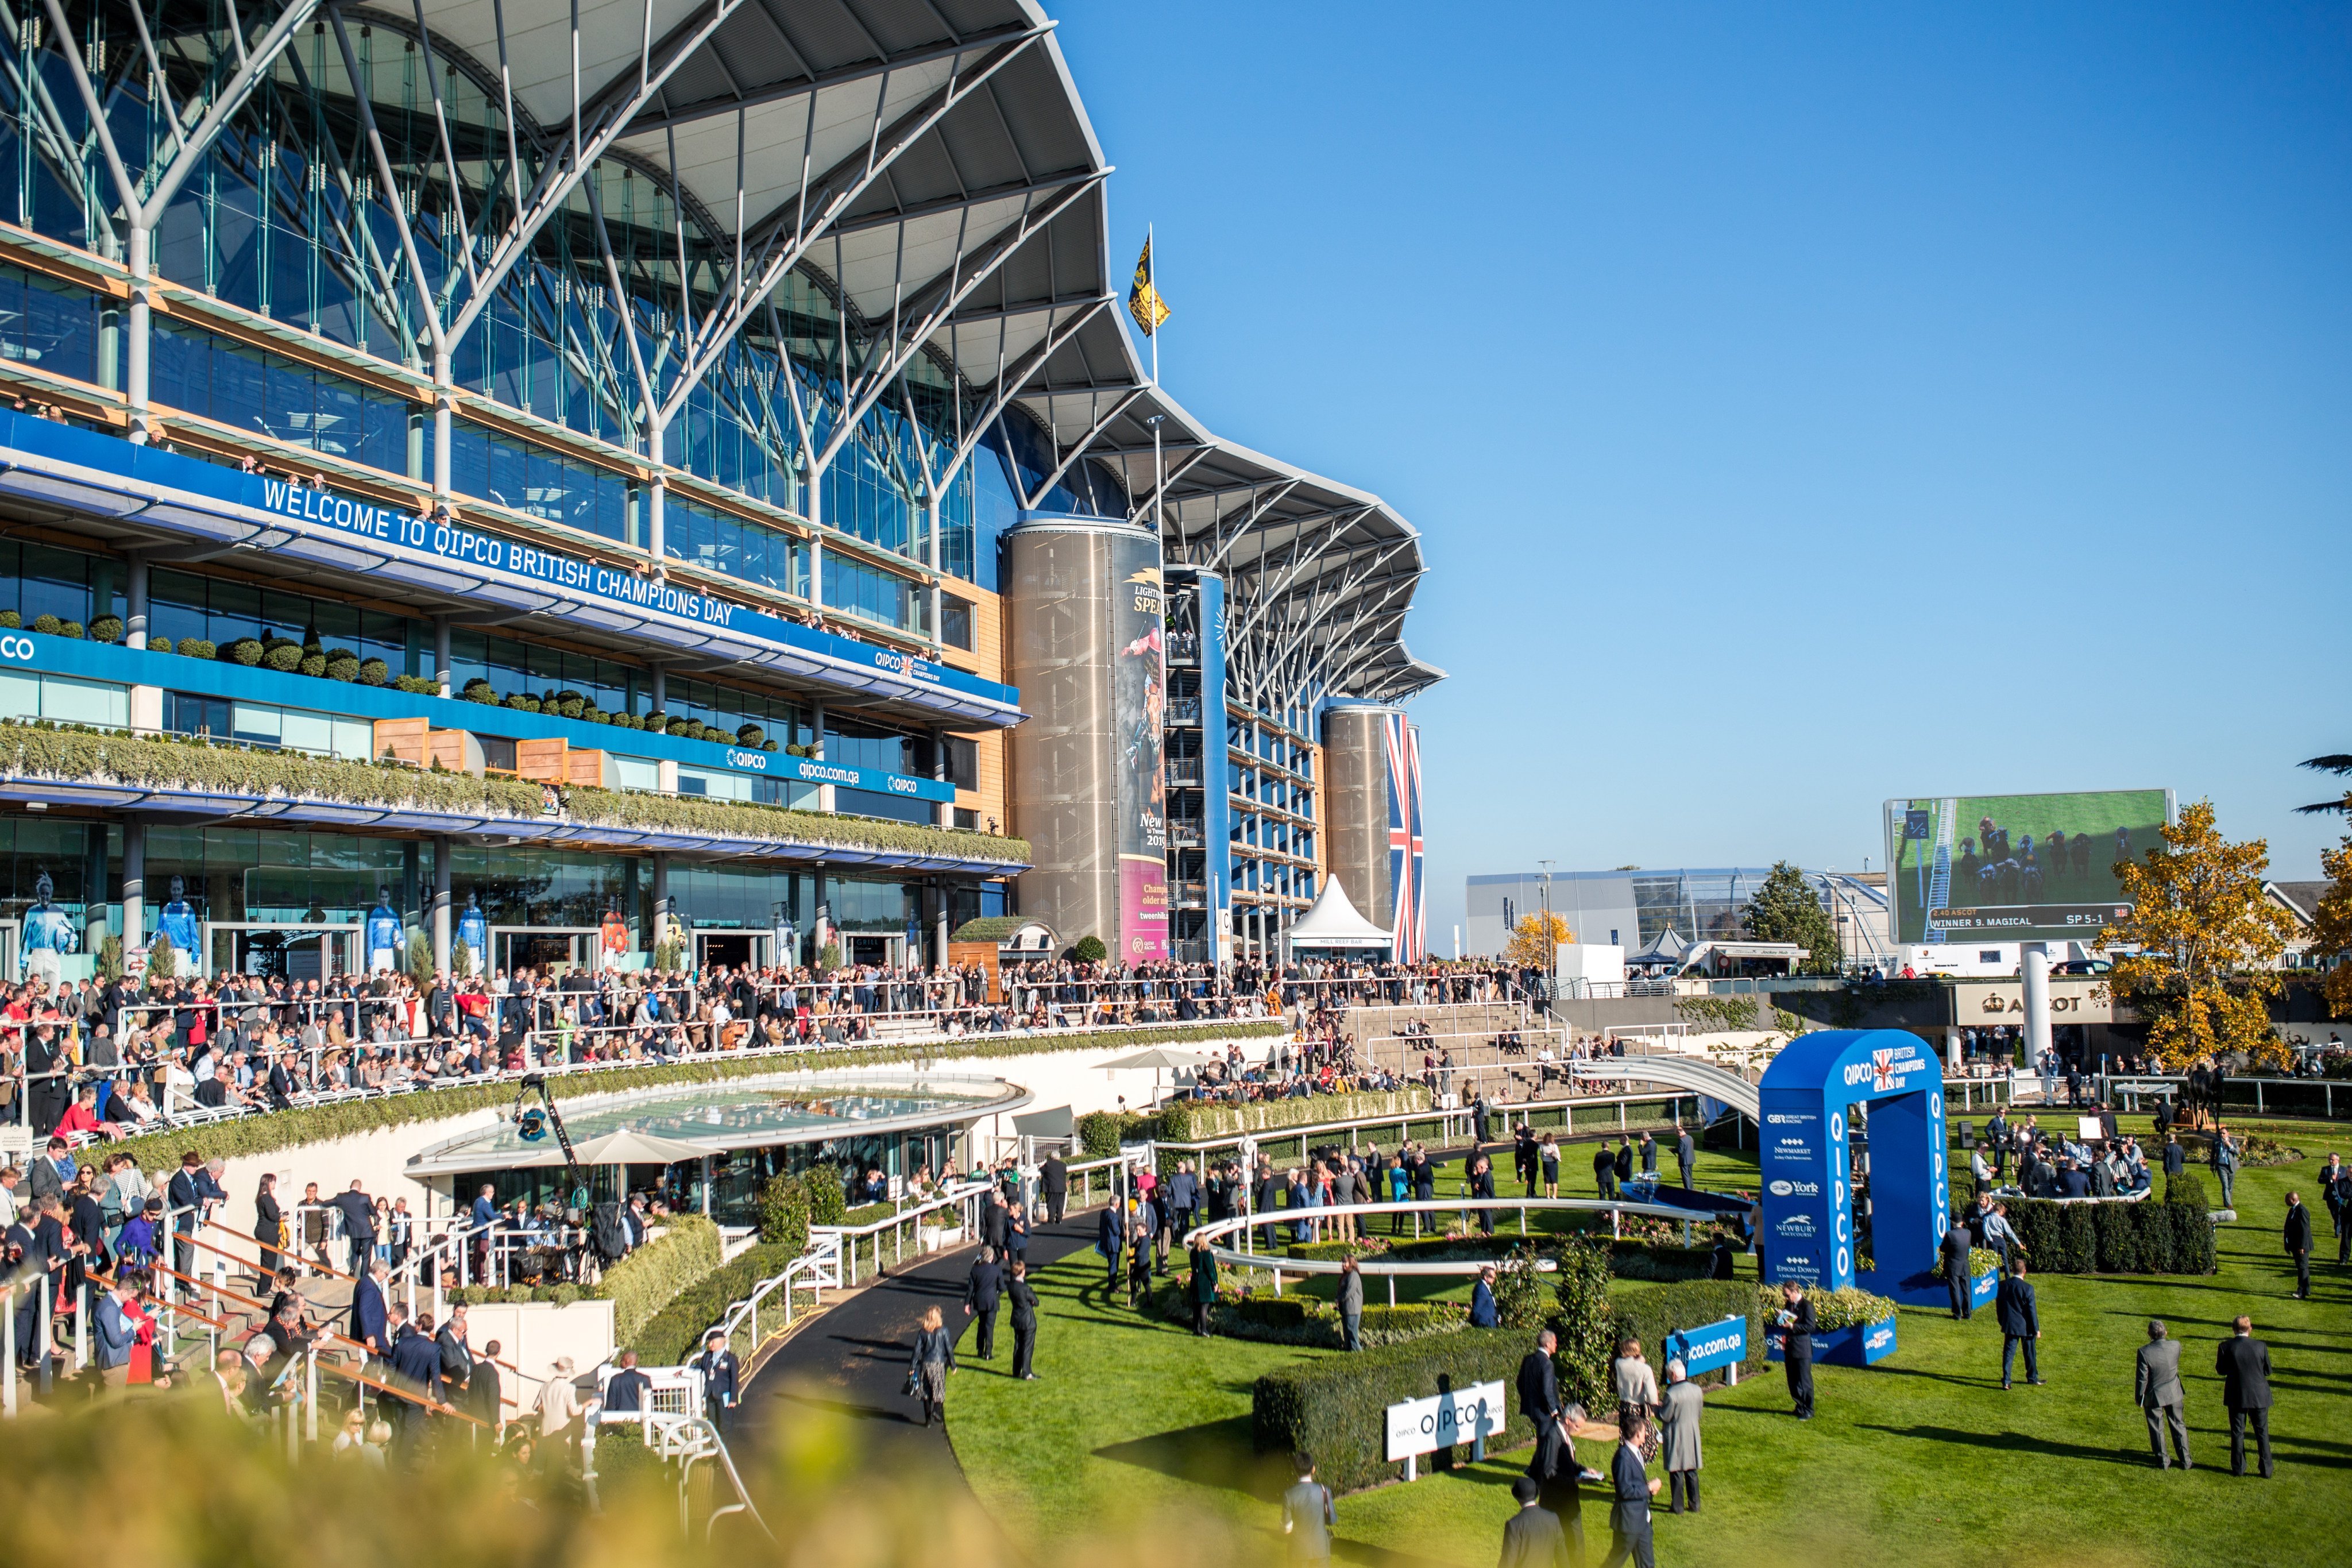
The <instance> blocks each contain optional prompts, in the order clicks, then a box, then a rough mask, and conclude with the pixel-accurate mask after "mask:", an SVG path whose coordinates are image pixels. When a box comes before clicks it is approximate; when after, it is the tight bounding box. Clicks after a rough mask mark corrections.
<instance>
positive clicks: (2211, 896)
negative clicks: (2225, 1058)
mask: <svg viewBox="0 0 2352 1568" xmlns="http://www.w3.org/2000/svg"><path fill="white" fill-rule="evenodd" d="M2269 866H2270V846H2269V844H2268V843H2267V842H2266V841H2264V840H2263V839H2260V838H2256V839H2252V840H2249V841H2248V842H2246V843H2243V844H2232V843H2231V842H2230V841H2229V840H2227V839H2225V838H2223V837H2221V832H2220V830H2219V829H2218V828H2217V827H2216V826H2214V814H2213V803H2212V802H2210V801H2204V800H2200V801H2199V802H2197V803H2196V804H2195V805H2189V806H2186V807H2184V808H2183V809H2182V810H2181V813H2180V820H2179V821H2178V822H2176V823H2173V824H2171V825H2170V826H2167V827H2166V828H2165V829H2164V843H2163V845H2162V846H2161V847H2157V848H2153V849H2150V850H2149V851H2148V852H2147V858H2146V859H2145V860H2144V861H2132V860H2119V861H2117V862H2116V879H2117V881H2118V882H2119V883H2120V884H2121V891H2122V896H2123V897H2124V898H2125V899H2126V900H2130V903H2131V912H2130V913H2129V914H2127V915H2126V916H2124V917H2123V918H2122V919H2121V920H2119V921H2116V923H2115V924H2113V925H2110V926H2108V927H2107V928H2106V929H2105V930H2104V931H2100V932H2099V945H2100V946H2102V947H2123V946H2129V947H2134V948H2137V950H2138V951H2137V952H2134V953H2132V954H2131V955H2130V956H2128V957H2126V958H2119V959H2117V960H2116V967H2115V973H2114V974H2113V975H2112V976H2111V978H2110V984H2112V985H2113V986H2114V988H2115V992H2116V999H2117V1000H2119V1001H2123V1002H2127V1003H2129V1004H2130V1005H2132V1006H2133V1007H2135V1008H2137V1009H2138V1011H2139V1015H2140V1016H2141V1017H2142V1018H2144V1019H2146V1020H2147V1043H2148V1048H2149V1049H2151V1050H2152V1051H2154V1052H2155V1053H2156V1055H2157V1057H2158V1059H2160V1060H2161V1061H2162V1062H2163V1063H2164V1064H2165V1066H2167V1067H2168V1068H2176V1069H2178V1068H2187V1067H2188V1066H2189V1064H2191V1063H2193V1062H2195V1061H2197V1060H2198V1059H2199V1058H2203V1057H2210V1056H2219V1055H2225V1054H2229V1053H2231V1052H2238V1051H2242V1052H2244V1053H2245V1054H2246V1055H2247V1056H2248V1057H2249V1058H2252V1060H2253V1061H2254V1062H2255V1063H2256V1064H2258V1065H2263V1066H2272V1067H2277V1066H2284V1065H2285V1062H2286V1047H2284V1045H2282V1044H2281V1043H2280V1041H2279V1037H2278V1035H2277V1033H2276V1032H2275V1031H2273V1029H2272V1027H2271V1016H2270V1008H2269V1007H2268V1006H2267V1005H2265V999H2266V998H2268V997H2271V996H2273V995H2276V994H2278V992H2279V990H2280V989H2281V986H2282V984H2283V983H2282V981H2281V980H2280V977H2279V974H2278V972H2277V970H2276V968H2275V967H2274V965H2276V963H2278V959H2279V955H2280V954H2281V953H2283V952H2285V951H2286V944H2287V940H2288V938H2290V937H2291V936H2293V935H2294V917H2292V916H2291V915H2289V914H2288V913H2287V912H2286V911H2285V910H2283V909H2280V908H2279V907H2278V906H2277V905H2276V904H2273V902H2271V901H2270V900H2268V899H2266V898H2264V897H2263V871H2264V870H2265V869H2267V868H2269Z"/></svg>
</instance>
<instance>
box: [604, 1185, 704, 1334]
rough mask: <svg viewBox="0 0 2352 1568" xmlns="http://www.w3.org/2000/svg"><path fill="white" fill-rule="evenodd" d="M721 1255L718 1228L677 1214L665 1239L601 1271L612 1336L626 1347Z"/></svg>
mask: <svg viewBox="0 0 2352 1568" xmlns="http://www.w3.org/2000/svg"><path fill="white" fill-rule="evenodd" d="M720 1251H721V1243H720V1241H719V1227H718V1226H715V1225H713V1224H712V1223H711V1222H710V1221H709V1218H707V1217H706V1216H704V1215H698V1214H696V1215H677V1216H675V1217H673V1218H672V1219H671V1220H670V1221H669V1231H668V1234H667V1235H665V1236H663V1237H660V1238H659V1239H658V1240H656V1241H649V1242H647V1243H646V1245H645V1246H643V1247H639V1248H637V1249H636V1250H635V1252H632V1253H631V1254H629V1255H628V1256H627V1257H626V1258H623V1259H621V1261H620V1262H618V1263H615V1264H614V1265H613V1267H612V1268H607V1269H606V1270H604V1283H603V1285H602V1287H601V1289H602V1292H603V1294H604V1297H605V1299H606V1300H610V1301H611V1302H612V1303H613V1333H614V1337H615V1338H616V1339H617V1340H619V1342H621V1343H623V1344H626V1343H628V1342H629V1341H630V1339H631V1337H632V1336H633V1335H635V1333H636V1331H638V1330H639V1329H641V1328H643V1327H645V1326H646V1323H647V1322H649V1321H652V1320H653V1318H654V1316H655V1314H656V1313H657V1312H659V1311H660V1310H662V1309H663V1308H664V1307H667V1305H668V1304H669V1303H670V1302H672V1301H674V1300H677V1297H678V1295H679V1293H680V1292H682V1291H684V1290H685V1289H688V1287H689V1286H691V1285H693V1284H694V1283H695V1282H696V1281H698V1280H699V1279H704V1278H706V1277H708V1276H709V1274H710V1273H711V1272H712V1271H713V1270H715V1269H716V1268H718V1267H719V1262H720V1257H719V1254H720ZM639 1353H640V1354H642V1353H643V1352H639ZM663 1364H666V1363H663Z"/></svg>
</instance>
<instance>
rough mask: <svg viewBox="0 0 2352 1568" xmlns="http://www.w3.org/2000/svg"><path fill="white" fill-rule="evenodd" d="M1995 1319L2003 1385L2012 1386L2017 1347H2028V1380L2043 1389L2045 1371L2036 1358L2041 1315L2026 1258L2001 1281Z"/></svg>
mask: <svg viewBox="0 0 2352 1568" xmlns="http://www.w3.org/2000/svg"><path fill="white" fill-rule="evenodd" d="M1993 1313H1994V1316H1996V1317H1998V1318H1999V1319H2000V1385H2001V1387H2003V1388H2004V1389H2005V1388H2007V1387H2008V1386H2009V1381H2010V1373H2011V1371H2012V1370H2013V1369H2014V1367H2015V1366H2016V1363H2017V1347H2018V1346H2020V1345H2023V1346H2024V1347H2025V1381H2026V1382H2027V1383H2028V1384H2031V1385H2032V1386H2033V1387H2036V1388H2039V1387H2041V1386H2042V1368H2041V1364H2040V1363H2039V1361H2038V1360H2037V1359H2036V1356H2035V1353H2034V1352H2035V1348H2036V1344H2037V1342H2039V1341H2040V1340H2041V1338H2042V1314H2041V1312H2040V1310H2038V1309H2036V1307H2035V1306H2034V1301H2033V1287H2032V1285H2030V1284H2028V1283H2027V1282H2026V1279H2025V1259H2023V1258H2018V1259H2017V1260H2016V1261H2015V1262H2013V1263H2011V1265H2010V1266H2009V1278H2008V1279H2004V1280H2002V1281H2001V1282H2000V1291H1999V1293H1998V1294H1997V1295H1996V1297H1995V1298H1994V1301H1993Z"/></svg>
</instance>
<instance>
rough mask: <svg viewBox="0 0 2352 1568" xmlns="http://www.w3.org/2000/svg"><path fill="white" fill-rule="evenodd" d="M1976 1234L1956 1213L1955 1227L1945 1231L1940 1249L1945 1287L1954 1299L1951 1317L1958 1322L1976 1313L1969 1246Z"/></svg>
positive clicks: (1972, 1243)
mask: <svg viewBox="0 0 2352 1568" xmlns="http://www.w3.org/2000/svg"><path fill="white" fill-rule="evenodd" d="M1975 1243H1976V1237H1973V1236H1971V1235H1969V1227H1968V1226H1966V1225H1965V1224H1963V1223H1962V1222H1961V1221H1960V1219H1959V1217H1958V1215H1954V1217H1953V1219H1952V1228H1951V1229H1949V1230H1948V1231H1946V1232H1945V1233H1944V1240H1943V1246H1942V1247H1941V1250H1942V1252H1943V1254H1944V1287H1945V1289H1946V1290H1947V1291H1948V1293H1949V1294H1950V1296H1951V1299H1952V1317H1953V1318H1954V1319H1955V1320H1956V1321H1959V1320H1966V1319H1969V1318H1972V1317H1974V1316H1976V1310H1977V1308H1976V1294H1975V1291H1974V1289H1972V1287H1973V1286H1974V1285H1975V1283H1976V1282H1975V1281H1974V1280H1972V1279H1969V1247H1972V1246H1974V1245H1975Z"/></svg>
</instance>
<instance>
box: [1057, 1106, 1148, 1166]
mask: <svg viewBox="0 0 2352 1568" xmlns="http://www.w3.org/2000/svg"><path fill="white" fill-rule="evenodd" d="M1159 1131H1160V1119H1159V1118H1158V1117H1156V1116H1146V1115H1145V1114H1143V1113H1142V1112H1141V1111H1139V1110H1128V1111H1118V1110H1089V1111H1087V1113H1086V1114H1085V1115H1084V1116H1081V1117H1079V1118H1078V1124H1077V1134H1078V1145H1079V1147H1080V1148H1083V1149H1084V1150H1085V1151H1086V1152H1087V1158H1088V1159H1089V1160H1107V1159H1108V1158H1109V1157H1110V1156H1111V1155H1113V1154H1116V1153H1118V1146H1119V1145H1120V1144H1121V1143H1125V1142H1140V1141H1141V1140H1144V1139H1147V1138H1154V1137H1157V1136H1159Z"/></svg>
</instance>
